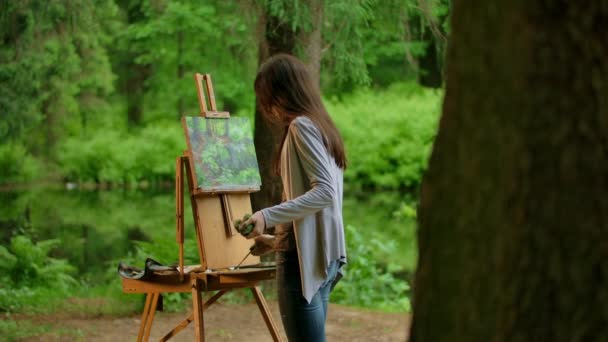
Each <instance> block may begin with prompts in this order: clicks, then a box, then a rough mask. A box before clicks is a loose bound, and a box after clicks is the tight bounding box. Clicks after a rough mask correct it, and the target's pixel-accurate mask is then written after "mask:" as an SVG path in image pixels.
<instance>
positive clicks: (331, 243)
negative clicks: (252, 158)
mask: <svg viewBox="0 0 608 342" xmlns="http://www.w3.org/2000/svg"><path fill="white" fill-rule="evenodd" d="M281 178H282V181H283V191H284V198H285V199H286V200H285V201H284V202H283V203H281V204H279V205H276V206H273V207H269V208H266V209H262V214H263V215H264V220H265V221H266V226H267V227H273V226H275V225H277V224H285V223H289V222H293V227H294V233H295V239H296V246H297V249H298V258H299V264H300V274H301V279H302V293H303V294H304V298H305V299H306V300H307V301H308V302H309V303H310V301H311V300H312V298H313V296H314V295H315V293H317V291H318V290H319V288H320V287H321V285H322V284H323V283H324V282H325V280H326V278H327V270H328V267H329V264H330V263H331V262H332V261H335V260H339V261H340V266H342V265H344V264H345V263H346V243H345V240H344V224H343V221H342V186H343V171H342V169H341V168H340V167H338V165H337V164H336V162H335V160H334V158H333V157H332V156H331V154H330V153H329V151H328V150H327V148H326V147H325V145H324V144H323V137H322V136H321V132H320V131H319V129H317V127H316V126H315V125H314V123H313V122H312V121H311V120H310V119H309V118H308V117H305V116H299V117H297V118H296V119H294V120H293V121H292V122H291V124H290V125H289V128H288V131H287V136H286V137H285V142H284V144H283V150H282V151H281ZM341 275H342V270H341V269H340V272H339V276H338V278H337V279H336V281H337V280H338V279H339V278H340V277H341Z"/></svg>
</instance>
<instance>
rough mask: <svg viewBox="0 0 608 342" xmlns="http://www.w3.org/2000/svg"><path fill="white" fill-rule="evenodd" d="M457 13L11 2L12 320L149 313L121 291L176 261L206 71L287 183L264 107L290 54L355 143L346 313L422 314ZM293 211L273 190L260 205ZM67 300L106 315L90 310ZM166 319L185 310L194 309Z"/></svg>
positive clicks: (403, 2)
mask: <svg viewBox="0 0 608 342" xmlns="http://www.w3.org/2000/svg"><path fill="white" fill-rule="evenodd" d="M449 9H450V4H449V3H448V1H447V0H399V1H397V0H388V1H380V0H335V1H321V0H307V1H287V0H275V1H271V0H259V1H254V0H249V1H194V0H179V1H168V0H148V1H146V0H124V1H118V0H116V1H114V0H96V1H87V0H72V1H34V0H32V1H0V13H1V17H0V44H2V47H1V49H0V115H1V116H0V142H1V143H0V187H2V190H3V191H2V192H0V194H1V196H2V208H0V228H1V229H2V230H1V233H0V256H1V257H0V271H1V272H0V274H2V275H1V276H0V279H1V280H2V281H1V282H0V284H2V285H0V312H4V313H5V314H6V315H11V314H14V313H20V312H25V311H27V312H50V311H53V310H57V309H58V308H59V309H60V308H63V310H67V311H70V310H75V311H82V310H85V311H87V310H88V311H91V312H92V313H94V314H99V313H101V314H131V313H134V312H137V311H138V310H140V309H141V306H142V305H143V303H142V302H141V300H140V298H132V297H137V296H131V297H129V296H125V295H123V294H122V293H121V292H120V283H119V279H118V276H117V275H116V273H115V267H116V264H117V262H118V260H126V261H128V262H131V263H133V264H138V263H142V262H143V258H145V257H146V256H153V257H155V258H157V259H158V260H162V261H166V262H168V263H170V262H172V261H174V259H175V258H176V248H175V246H174V244H173V239H174V231H173V230H172V227H173V225H172V220H173V216H172V214H173V207H172V206H173V202H172V194H171V189H172V182H173V177H174V169H173V168H174V162H173V160H174V158H175V156H177V155H179V154H180V153H181V151H183V150H184V148H185V140H184V136H183V132H182V130H181V126H180V121H179V118H180V117H181V116H184V115H197V114H198V104H197V101H196V94H195V87H194V83H193V79H192V75H193V73H195V72H209V73H211V74H212V77H213V81H214V87H215V90H216V97H217V100H218V108H220V109H222V110H227V111H229V112H231V114H232V115H234V116H238V117H248V118H250V119H251V120H252V122H253V124H254V126H255V140H256V148H257V149H258V151H257V154H258V159H259V160H260V163H261V165H260V170H261V171H262V177H263V182H264V184H270V183H272V182H275V184H276V179H274V180H271V181H268V179H269V178H268V177H271V176H270V175H269V172H268V169H267V166H268V160H269V158H271V157H272V153H270V151H271V150H272V147H273V146H276V137H273V134H272V130H271V128H269V127H267V126H265V125H264V124H263V123H262V122H261V120H260V118H259V113H256V108H255V96H254V93H253V80H254V78H255V74H256V70H257V67H258V65H259V63H260V62H261V61H262V60H264V59H265V58H266V57H267V56H268V55H270V54H273V53H276V52H289V53H293V54H295V55H297V56H299V57H300V58H302V59H303V60H304V61H305V62H306V63H308V65H309V66H310V67H311V69H312V70H313V73H314V75H315V78H316V79H317V80H318V82H319V84H320V86H321V89H322V92H323V96H324V100H325V104H326V106H327V107H328V110H329V112H330V114H331V116H332V118H333V119H334V120H335V122H336V124H337V126H338V128H339V129H340V131H341V133H342V135H343V138H344V141H345V144H346V149H347V156H348V160H349V167H348V169H347V172H346V174H345V186H346V190H345V218H346V221H347V222H346V223H347V238H348V244H349V246H348V248H349V258H350V264H349V273H348V276H347V277H346V278H345V280H344V281H343V282H342V283H341V285H340V286H339V287H338V288H337V290H336V292H335V293H334V294H333V295H332V301H335V302H338V303H344V304H348V305H354V306H360V307H368V308H373V309H380V310H386V311H398V312H404V311H409V309H410V306H409V299H408V297H409V293H410V292H409V286H410V282H411V278H412V273H413V270H414V265H415V264H416V246H415V237H414V232H415V228H416V227H415V226H416V223H415V222H416V201H417V198H418V189H419V185H420V182H421V177H422V174H423V172H424V170H425V168H426V165H427V160H428V156H429V153H430V150H431V145H432V142H433V139H434V137H435V134H436V130H437V120H438V118H439V113H440V110H441V99H442V96H443V93H442V90H441V87H442V85H443V72H442V70H443V54H444V50H445V46H446V41H447V35H448V32H449V28H448V25H447V22H448V16H449ZM273 139H274V140H273ZM268 146H270V148H268ZM265 177H266V178H265ZM66 189H70V190H66ZM276 195H277V194H276V191H274V192H273V190H272V187H271V189H270V190H267V191H265V192H264V191H263V192H262V193H260V194H258V195H257V196H258V197H257V198H254V205H255V206H257V207H263V206H265V205H267V204H269V203H272V202H273V201H276ZM83 203H84V204H83ZM129 203H138V206H137V208H134V207H133V206H132V205H129ZM363 208H366V209H363ZM186 210H188V209H186ZM150 213H164V215H163V217H164V218H163V219H161V220H159V219H155V218H151V217H150V216H151V215H150ZM125 238H127V239H126V240H125ZM189 241H190V242H193V239H189ZM187 249H188V251H187V256H188V257H189V258H190V260H192V261H193V260H196V259H195V257H196V252H195V246H194V245H193V244H190V245H188V246H187ZM92 250H95V251H96V252H91V251H92ZM370 279H374V281H373V282H372V281H370ZM83 288H85V289H86V291H83V290H79V289H83ZM68 297H83V298H84V297H95V298H97V297H99V298H105V300H104V304H103V305H99V306H95V307H91V306H86V305H85V306H82V305H81V306H77V308H76V309H74V305H73V303H71V304H65V303H66V302H65V299H66V298H68ZM233 300H235V301H239V300H246V299H243V298H240V299H239V298H233ZM166 302H167V303H168V307H169V309H173V310H181V309H182V308H183V306H184V305H185V304H183V300H182V297H181V296H179V295H175V296H173V297H172V296H168V298H167V300H166ZM125 303H127V304H125ZM11 324H12V323H10V320H2V321H0V327H2V328H3V329H4V330H6V331H10V329H11ZM15 333H16V332H15ZM5 335H6V334H5Z"/></svg>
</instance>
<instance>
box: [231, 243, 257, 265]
mask: <svg viewBox="0 0 608 342" xmlns="http://www.w3.org/2000/svg"><path fill="white" fill-rule="evenodd" d="M254 247H255V245H253V246H251V247H249V253H247V255H245V257H244V258H243V260H241V262H239V264H238V265H236V266H235V267H234V269H235V270H236V269H237V268H239V267H240V266H241V264H242V263H243V262H244V261H245V259H247V257H248V256H249V255H251V252H252V251H253V248H254Z"/></svg>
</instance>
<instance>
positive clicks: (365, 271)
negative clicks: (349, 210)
mask: <svg viewBox="0 0 608 342" xmlns="http://www.w3.org/2000/svg"><path fill="white" fill-rule="evenodd" d="M346 241H347V244H348V264H347V267H346V275H345V278H344V279H343V280H342V281H341V282H340V283H338V286H336V288H335V290H334V291H333V292H332V301H335V302H337V303H340V304H346V305H354V306H361V307H367V308H375V309H381V310H386V311H409V310H410V301H409V298H408V293H407V291H408V290H409V286H408V284H407V282H406V281H405V279H398V278H396V277H395V276H394V275H393V274H391V273H389V272H388V271H387V270H388V269H390V268H392V267H391V265H388V266H386V265H382V264H381V263H380V262H379V261H378V260H377V259H375V258H374V255H375V251H376V250H379V249H381V250H384V251H385V252H387V253H389V254H391V253H394V252H395V251H396V244H395V241H394V240H380V239H378V238H375V237H371V238H370V237H369V236H366V235H364V234H362V233H361V231H360V230H359V229H358V228H355V227H354V226H352V225H347V226H346Z"/></svg>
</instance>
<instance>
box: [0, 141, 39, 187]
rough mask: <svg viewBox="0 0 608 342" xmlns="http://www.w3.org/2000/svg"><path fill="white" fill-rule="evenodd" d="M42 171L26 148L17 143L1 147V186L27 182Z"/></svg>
mask: <svg viewBox="0 0 608 342" xmlns="http://www.w3.org/2000/svg"><path fill="white" fill-rule="evenodd" d="M41 169H42V167H41V165H40V162H39V161H37V160H36V159H35V158H34V157H33V156H32V155H31V154H30V153H29V152H28V151H27V150H26V148H25V147H24V146H23V145H21V144H17V143H7V144H4V145H0V184H3V183H11V182H27V181H29V180H31V179H33V178H34V177H36V176H38V174H39V173H40V170H41Z"/></svg>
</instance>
